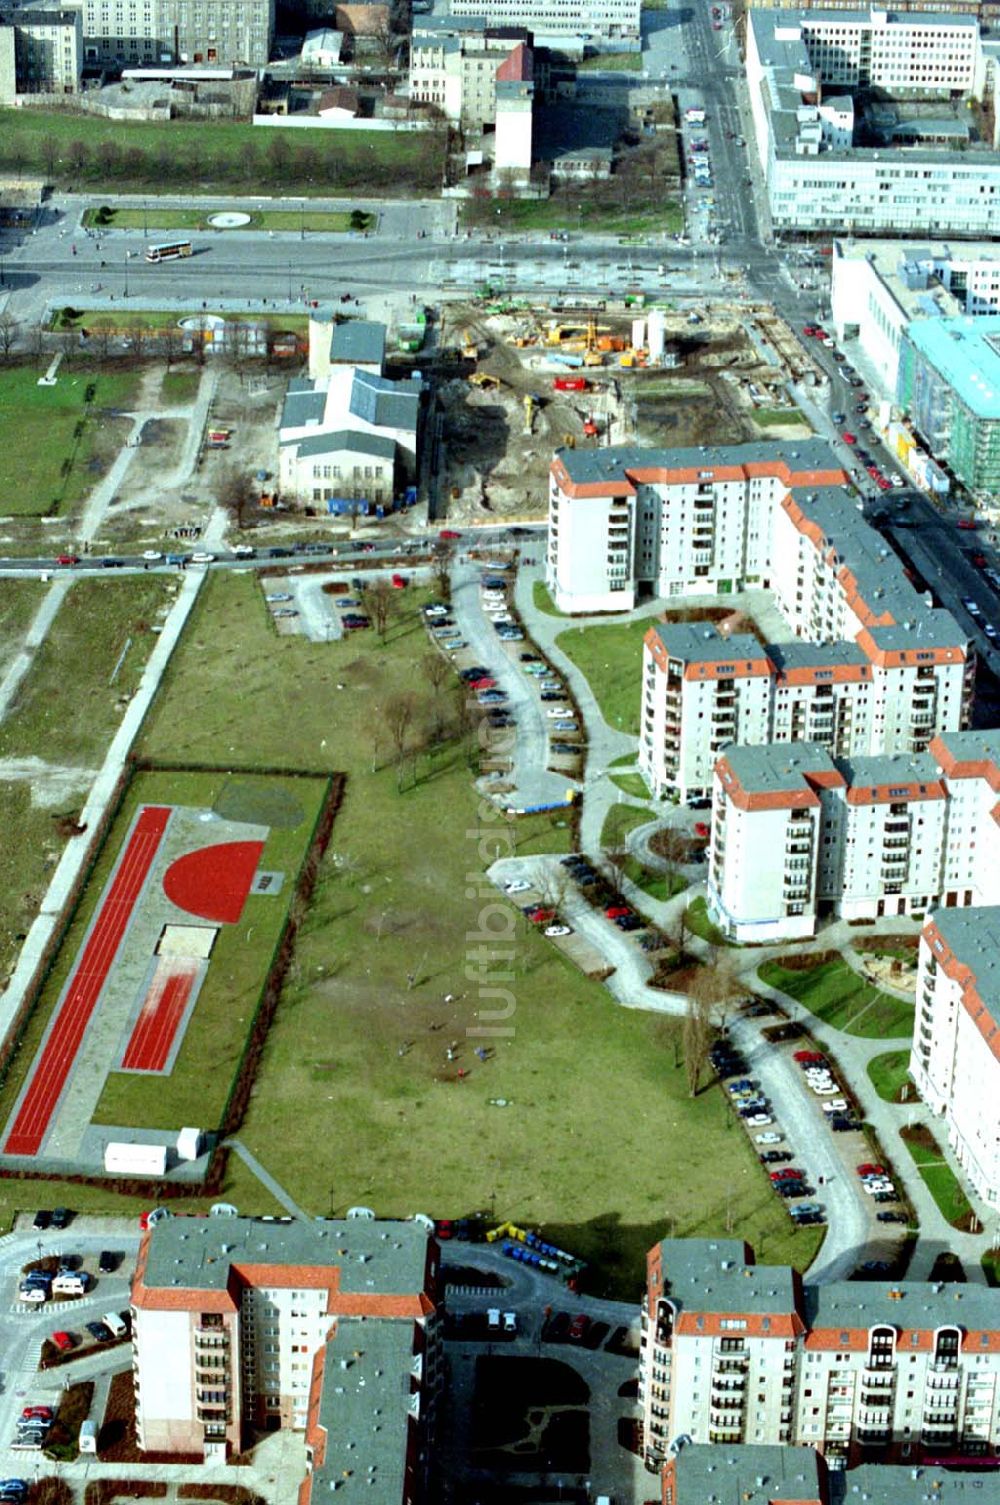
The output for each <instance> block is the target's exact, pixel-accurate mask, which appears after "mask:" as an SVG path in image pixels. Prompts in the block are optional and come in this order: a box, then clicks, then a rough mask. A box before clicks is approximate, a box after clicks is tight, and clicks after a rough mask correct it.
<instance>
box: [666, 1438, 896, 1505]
mask: <svg viewBox="0 0 1000 1505" xmlns="http://www.w3.org/2000/svg"><path fill="white" fill-rule="evenodd" d="M675 1468H676V1472H675V1478H676V1482H677V1499H678V1500H680V1501H681V1502H682V1505H704V1502H705V1501H708V1500H714V1501H717V1502H718V1505H769V1502H770V1501H772V1500H821V1499H823V1497H824V1491H823V1490H822V1489H821V1487H820V1476H819V1470H820V1464H819V1455H818V1454H817V1452H816V1450H815V1448H810V1447H775V1446H769V1445H765V1444H762V1443H742V1444H740V1445H739V1446H738V1447H730V1446H727V1445H726V1444H725V1443H721V1444H719V1443H716V1444H712V1443H693V1444H691V1443H689V1444H687V1445H686V1446H684V1447H682V1448H681V1450H680V1452H679V1453H678V1454H677V1462H676V1465H675ZM876 1472H877V1470H876ZM898 1472H899V1473H903V1472H904V1470H902V1469H899V1470H898ZM824 1473H825V1470H824Z"/></svg>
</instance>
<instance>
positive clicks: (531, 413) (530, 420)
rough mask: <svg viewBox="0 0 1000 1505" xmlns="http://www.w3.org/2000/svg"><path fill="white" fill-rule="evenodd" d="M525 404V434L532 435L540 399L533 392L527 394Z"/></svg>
mask: <svg viewBox="0 0 1000 1505" xmlns="http://www.w3.org/2000/svg"><path fill="white" fill-rule="evenodd" d="M523 402H524V432H525V433H526V434H530V433H531V430H532V427H533V425H534V422H535V408H536V407H537V406H538V398H537V397H535V395H534V393H532V392H525V394H524V398H523Z"/></svg>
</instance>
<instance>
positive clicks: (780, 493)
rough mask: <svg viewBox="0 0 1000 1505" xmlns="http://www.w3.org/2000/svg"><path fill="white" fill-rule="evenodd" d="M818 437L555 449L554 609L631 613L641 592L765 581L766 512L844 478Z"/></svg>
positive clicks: (678, 592) (719, 588) (700, 590)
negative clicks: (692, 445)
mask: <svg viewBox="0 0 1000 1505" xmlns="http://www.w3.org/2000/svg"><path fill="white" fill-rule="evenodd" d="M846 482H847V476H846V474H845V472H844V471H843V469H842V468H841V466H840V464H839V463H838V461H837V460H836V458H835V457H834V455H833V453H832V451H831V450H830V447H829V445H827V444H825V443H823V441H822V440H819V439H806V440H803V441H801V442H800V443H797V444H789V445H781V444H775V443H773V442H770V443H768V442H762V443H757V444H743V445H732V446H721V445H704V446H699V447H698V448H691V449H676V450H666V449H647V448H643V447H642V446H640V445H616V446H613V447H610V448H608V449H590V450H583V449H576V450H571V449H564V450H558V451H557V452H556V456H555V458H554V460H553V461H552V465H551V467H550V472H549V532H548V553H547V556H546V578H547V582H548V586H549V589H550V590H551V592H552V595H553V597H554V599H555V602H556V605H557V606H558V607H559V610H560V611H564V612H569V613H572V612H583V613H592V612H602V611H630V610H631V609H632V607H633V606H634V605H635V602H636V598H637V596H638V595H639V594H640V593H644V594H649V595H654V596H691V595H703V594H706V593H718V592H722V593H726V592H729V591H732V590H740V589H741V588H743V587H744V586H750V585H767V584H768V583H769V579H770V575H771V564H772V532H773V527H774V513H775V509H776V508H777V507H778V506H779V504H780V503H781V502H782V500H783V499H784V498H785V497H786V496H787V495H788V494H789V492H796V493H797V492H800V491H801V492H803V493H805V494H810V493H813V492H817V493H818V492H819V491H820V490H821V489H823V488H827V489H829V488H834V487H839V486H843V485H845V484H846Z"/></svg>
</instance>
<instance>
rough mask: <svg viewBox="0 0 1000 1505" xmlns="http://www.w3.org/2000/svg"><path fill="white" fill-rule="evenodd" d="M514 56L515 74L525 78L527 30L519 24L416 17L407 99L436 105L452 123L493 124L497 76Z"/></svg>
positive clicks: (528, 57) (528, 75) (477, 127)
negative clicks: (501, 24)
mask: <svg viewBox="0 0 1000 1505" xmlns="http://www.w3.org/2000/svg"><path fill="white" fill-rule="evenodd" d="M514 60H516V62H517V68H516V75H515V76H518V77H522V76H523V77H524V78H526V79H527V80H529V81H530V79H531V73H532V64H531V34H530V33H529V32H528V31H526V30H525V29H524V28H523V27H516V26H501V27H497V26H489V25H487V23H486V21H485V19H484V18H483V17H482V16H464V17H461V18H459V17H455V18H453V17H450V16H447V17H442V16H415V17H414V21H413V37H412V40H411V43H410V98H411V99H412V100H413V101H414V103H421V104H433V105H436V106H437V108H438V109H439V110H441V111H442V112H443V114H444V115H445V116H446V117H447V119H448V120H450V121H451V122H452V124H453V125H461V126H462V127H463V129H465V130H482V129H483V127H484V126H492V125H494V124H495V122H496V116H497V80H498V78H500V79H504V78H506V77H508V75H509V74H510V72H511V70H510V66H509V65H510V64H511V62H512V61H514ZM505 64H507V65H508V66H507V67H506V68H505V66H504V65H505Z"/></svg>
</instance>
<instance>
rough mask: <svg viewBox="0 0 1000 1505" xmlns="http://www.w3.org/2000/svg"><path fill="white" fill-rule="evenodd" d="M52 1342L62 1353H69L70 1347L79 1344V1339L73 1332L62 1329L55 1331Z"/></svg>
mask: <svg viewBox="0 0 1000 1505" xmlns="http://www.w3.org/2000/svg"><path fill="white" fill-rule="evenodd" d="M50 1342H51V1343H52V1345H53V1347H55V1348H57V1349H58V1350H59V1352H60V1353H69V1351H70V1349H71V1348H75V1347H76V1345H77V1339H76V1338H75V1337H74V1336H73V1334H72V1333H67V1332H61V1331H60V1332H55V1333H53V1334H52V1337H51V1339H50Z"/></svg>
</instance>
